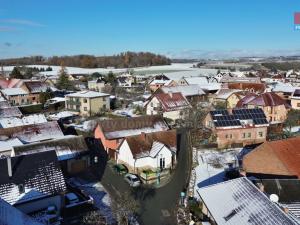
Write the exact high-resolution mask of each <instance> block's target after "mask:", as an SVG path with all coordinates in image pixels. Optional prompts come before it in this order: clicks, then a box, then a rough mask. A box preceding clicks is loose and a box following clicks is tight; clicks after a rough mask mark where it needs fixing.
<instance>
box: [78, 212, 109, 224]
mask: <svg viewBox="0 0 300 225" xmlns="http://www.w3.org/2000/svg"><path fill="white" fill-rule="evenodd" d="M82 223H83V224H85V225H107V224H108V223H107V222H106V219H105V217H103V216H102V215H101V214H100V213H99V212H97V211H92V212H90V213H88V214H87V215H86V216H84V217H83V219H82Z"/></svg>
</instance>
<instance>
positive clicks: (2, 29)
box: [0, 26, 18, 32]
mask: <svg viewBox="0 0 300 225" xmlns="http://www.w3.org/2000/svg"><path fill="white" fill-rule="evenodd" d="M14 31H18V29H17V28H15V27H8V26H0V32H14Z"/></svg>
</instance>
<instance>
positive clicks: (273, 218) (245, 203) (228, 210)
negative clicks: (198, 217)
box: [198, 177, 297, 225]
mask: <svg viewBox="0 0 300 225" xmlns="http://www.w3.org/2000/svg"><path fill="white" fill-rule="evenodd" d="M198 193H199V195H200V197H201V199H202V200H203V202H204V204H205V205H206V206H207V208H208V210H209V212H210V214H211V216H212V217H213V218H214V220H215V221H216V223H217V224H218V225H237V224H243V225H247V224H249V225H283V224H285V225H296V224H297V223H296V222H295V221H293V220H292V219H291V218H290V217H289V216H288V215H287V214H285V213H284V212H283V210H282V209H280V208H279V206H278V205H276V204H275V203H273V202H271V201H270V200H269V198H268V197H267V196H266V195H265V194H264V193H262V192H261V191H260V190H259V189H258V188H257V187H256V186H255V185H254V184H253V183H252V182H251V181H249V180H248V179H247V178H245V177H242V178H237V179H234V180H229V181H226V182H223V183H219V184H215V185H211V186H207V187H205V188H200V189H199V190H198Z"/></svg>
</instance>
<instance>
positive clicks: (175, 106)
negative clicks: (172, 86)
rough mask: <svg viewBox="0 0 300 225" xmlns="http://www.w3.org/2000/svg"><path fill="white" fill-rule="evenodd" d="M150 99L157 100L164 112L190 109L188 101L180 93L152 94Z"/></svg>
mask: <svg viewBox="0 0 300 225" xmlns="http://www.w3.org/2000/svg"><path fill="white" fill-rule="evenodd" d="M152 99H157V100H158V101H159V103H160V104H161V107H162V109H163V110H164V111H165V112H170V111H178V110H183V109H187V108H190V107H191V105H190V103H189V102H188V100H187V99H186V98H185V97H184V96H183V95H182V94H181V93H180V92H176V93H159V94H154V95H153V98H152ZM151 101H152V100H150V102H151Z"/></svg>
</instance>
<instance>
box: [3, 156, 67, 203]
mask: <svg viewBox="0 0 300 225" xmlns="http://www.w3.org/2000/svg"><path fill="white" fill-rule="evenodd" d="M9 161H10V162H11V163H10V164H11V169H12V173H11V176H9V173H8V168H9ZM0 170H1V171H2V172H1V173H0V197H1V198H2V199H3V200H5V201H6V202H8V203H9V204H11V205H14V204H18V203H24V202H28V201H32V200H36V199H39V198H45V197H48V196H52V195H60V194H61V193H62V192H64V191H66V184H65V180H64V176H63V173H62V171H61V168H60V165H59V162H58V160H57V156H56V154H55V152H54V151H47V152H41V153H36V154H30V155H25V156H24V155H23V156H17V157H11V158H3V159H0ZM20 185H22V186H23V188H22V189H24V192H23V191H20Z"/></svg>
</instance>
